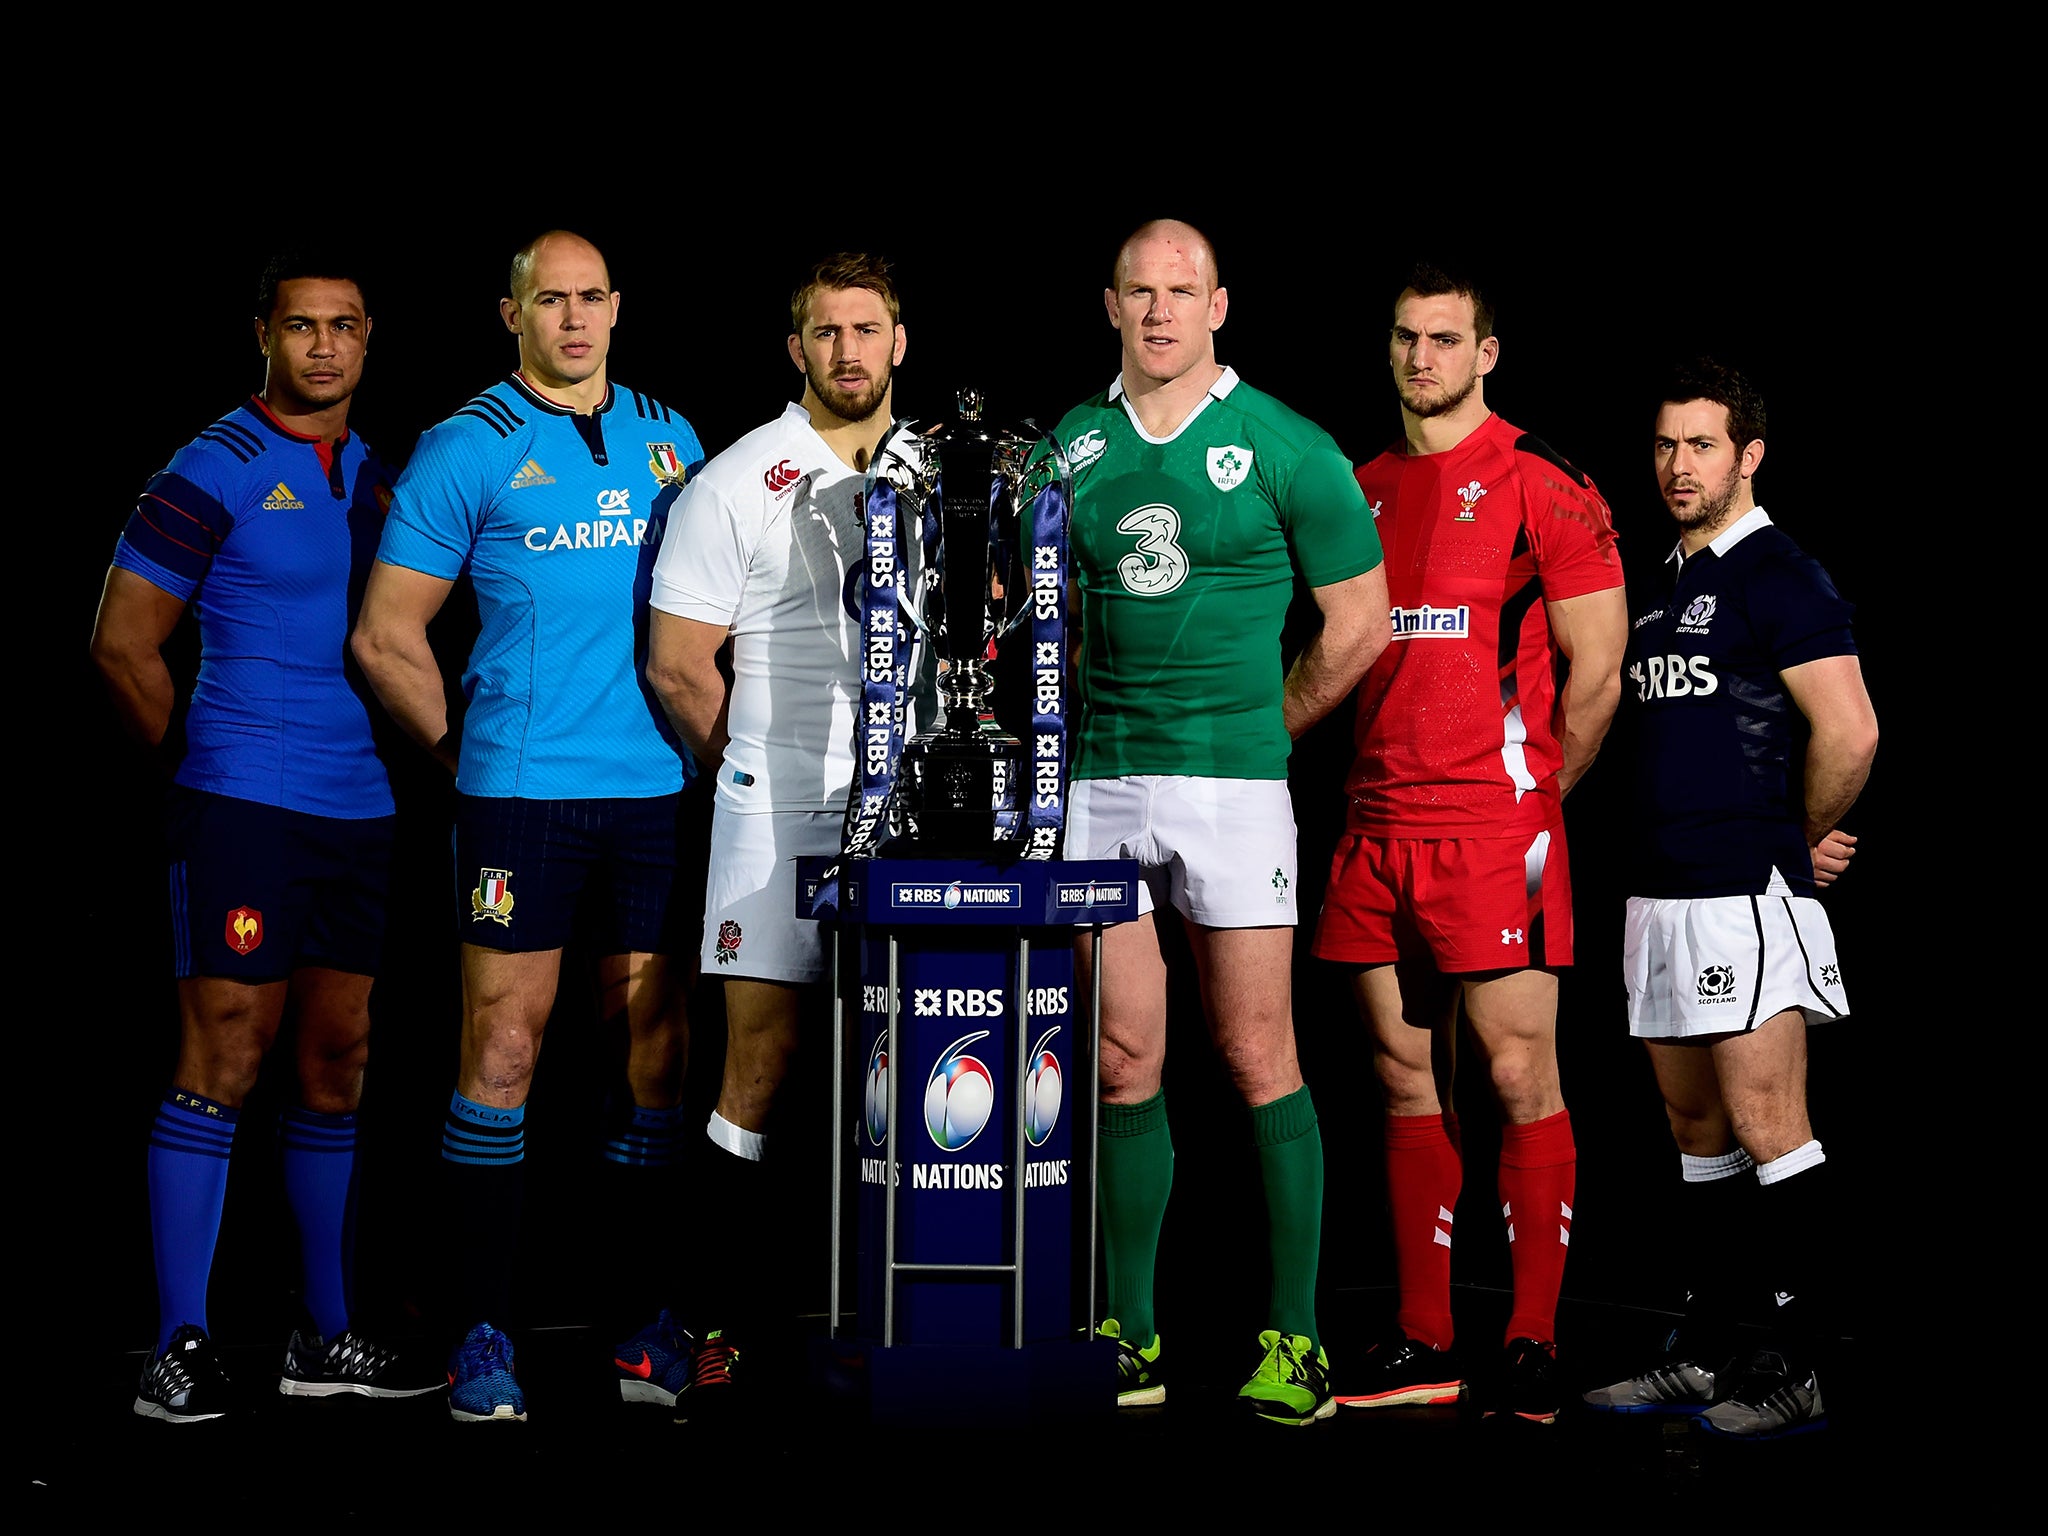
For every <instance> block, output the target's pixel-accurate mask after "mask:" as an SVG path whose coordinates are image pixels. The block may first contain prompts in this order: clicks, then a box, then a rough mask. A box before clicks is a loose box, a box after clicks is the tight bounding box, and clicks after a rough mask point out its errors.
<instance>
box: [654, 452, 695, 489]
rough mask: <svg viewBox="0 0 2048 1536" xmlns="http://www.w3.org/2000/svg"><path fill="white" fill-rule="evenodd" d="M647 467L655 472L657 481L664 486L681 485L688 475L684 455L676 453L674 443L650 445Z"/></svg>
mask: <svg viewBox="0 0 2048 1536" xmlns="http://www.w3.org/2000/svg"><path fill="white" fill-rule="evenodd" d="M647 467H648V468H649V469H650V470H652V471H653V472H654V478H655V480H656V481H657V482H659V483H660V484H662V485H681V484H682V483H683V477H684V475H685V473H686V467H685V465H684V464H683V459H682V455H681V454H679V453H677V452H676V445H675V444H674V443H649V444H648V445H647Z"/></svg>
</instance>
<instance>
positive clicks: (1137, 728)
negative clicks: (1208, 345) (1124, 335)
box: [1058, 368, 1381, 779]
mask: <svg viewBox="0 0 2048 1536" xmlns="http://www.w3.org/2000/svg"><path fill="white" fill-rule="evenodd" d="M1058 436H1059V440H1060V442H1061V443H1062V444H1063V445H1064V446H1065V448H1066V451H1067V457H1068V459H1069V460H1070V461H1071V463H1072V465H1073V471H1074V513H1073V566H1074V576H1075V579H1076V580H1077V581H1078V582H1079V583H1080V586H1081V620H1082V626H1083V631H1082V633H1083V647H1082V653H1081V683H1080V694H1081V727H1080V745H1079V747H1078V748H1077V749H1076V751H1075V754H1074V770H1073V771H1074V777H1076V778H1080V779H1105V778H1116V777H1119V776H1121V775H1124V774H1136V773H1159V774H1191V775H1196V776H1200V777H1205V778H1228V779H1283V778H1285V777H1286V776H1287V754H1288V751H1289V748H1290V746H1291V745H1292V744H1291V743H1290V742H1289V740H1288V737H1287V727H1286V725H1285V723H1284V722H1283V720H1282V717H1281V687H1282V683H1283V676H1282V668H1281V662H1280V628H1281V625H1282V623H1283V622H1284V621H1285V619H1286V617H1287V606H1288V603H1289V602H1290V600H1291V599H1292V598H1293V595H1294V573H1295V572H1296V571H1297V570H1298V571H1299V572H1300V573H1301V576H1302V579H1303V580H1304V581H1306V582H1307V583H1308V585H1309V586H1311V587H1322V586H1328V585H1330V584H1331V583H1333V582H1339V581H1345V580H1348V579H1349V578H1351V577H1353V576H1358V575H1362V574H1363V573H1364V572H1366V571H1369V570H1371V569H1373V567H1375V566H1376V565H1378V564H1379V563H1380V559H1381V555H1380V541H1379V535H1378V534H1377V533H1376V532H1375V531H1374V529H1373V523H1372V515H1371V513H1370V512H1369V511H1368V510H1367V509H1366V504H1365V497H1364V494H1363V493H1362V492H1361V491H1360V490H1359V488H1358V481H1357V480H1356V478H1355V477H1354V476H1353V473H1352V468H1351V463H1350V461H1349V460H1348V459H1346V458H1345V457H1344V455H1343V454H1342V453H1340V452H1339V451H1338V449H1337V445H1336V443H1335V442H1333V441H1332V440H1331V438H1330V434H1329V433H1327V432H1325V431H1324V430H1323V429H1322V428H1320V427H1318V426H1317V425H1316V424H1315V423H1314V422H1312V421H1309V420H1307V419H1305V418H1303V417H1301V416H1299V415H1296V414H1295V413H1294V412H1293V411H1290V410H1289V409H1288V408H1287V407H1286V406H1284V405H1282V404H1281V403H1280V402H1279V401H1277V400H1275V399H1274V398H1273V397H1272V396H1271V395H1266V394H1261V393H1260V392H1259V391H1258V390H1256V389H1252V388H1251V387H1249V386H1248V385H1246V384H1244V383H1241V382H1240V381H1239V379H1238V377H1237V374H1236V373H1235V372H1234V371H1233V370H1231V369H1228V368H1226V369H1224V370H1223V376H1222V377H1221V378H1219V379H1218V380H1217V381H1216V383H1215V385H1214V386H1213V387H1212V388H1211V389H1210V391H1209V394H1208V398H1207V399H1205V400H1204V401H1203V402H1202V403H1201V404H1200V405H1198V406H1196V407H1195V409H1194V411H1193V412H1192V413H1191V414H1190V415H1189V416H1188V418H1187V419H1186V420H1185V421H1183V422H1182V423H1181V424H1180V426H1179V428H1178V429H1176V430H1175V431H1174V433H1173V434H1172V435H1171V436H1169V437H1166V438H1163V439H1162V438H1155V437H1151V436H1148V435H1147V434H1146V433H1145V431H1144V429H1143V428H1141V427H1140V426H1139V425H1138V423H1137V419H1136V417H1135V416H1134V415H1133V414H1132V413H1131V411H1130V409H1129V405H1128V402H1126V401H1125V399H1124V394H1123V380H1122V379H1121V377H1119V378H1118V380H1117V382H1116V383H1115V384H1113V385H1112V386H1111V387H1110V388H1109V390H1108V391H1107V392H1106V393H1104V394H1100V395H1097V396H1096V397H1095V398H1094V399H1092V400H1090V401H1088V402H1087V403H1085V404H1083V405H1080V406H1077V407H1076V408H1075V409H1074V410H1072V411H1069V412H1068V413H1067V415H1066V418H1065V419H1064V420H1062V421H1061V422H1060V425H1059V433H1058Z"/></svg>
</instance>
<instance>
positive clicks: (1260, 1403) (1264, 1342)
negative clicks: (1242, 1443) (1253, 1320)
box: [1237, 1328, 1337, 1425]
mask: <svg viewBox="0 0 2048 1536" xmlns="http://www.w3.org/2000/svg"><path fill="white" fill-rule="evenodd" d="M1259 1347H1260V1348H1261V1349H1263V1350H1265V1352H1266V1357H1265V1359H1263V1360H1261V1361H1260V1362H1259V1368H1258V1370H1257V1371H1255V1372H1254V1373H1253V1374H1252V1379H1251V1380H1250V1381H1248V1382H1246V1383H1245V1384H1244V1385H1243V1386H1242V1387H1240V1388H1238V1391H1237V1397H1238V1401H1239V1402H1241V1403H1244V1404H1245V1405H1246V1406H1247V1407H1248V1408H1249V1409H1250V1410H1251V1411H1252V1413H1253V1414H1254V1415H1256V1416H1257V1417H1259V1418H1262V1419H1265V1420H1266V1421H1267V1422H1268V1423H1272V1424H1293V1425H1301V1424H1313V1423H1314V1422H1315V1421H1316V1420H1317V1419H1327V1418H1328V1417H1329V1416H1330V1415H1331V1414H1333V1413H1335V1412H1336V1411H1337V1400H1336V1399H1335V1398H1334V1397H1332V1396H1331V1395H1330V1360H1329V1357H1328V1356H1327V1355H1325V1354H1324V1353H1323V1352H1322V1351H1321V1350H1320V1349H1317V1348H1316V1346H1315V1345H1314V1343H1313V1342H1311V1341H1310V1340H1309V1339H1308V1337H1307V1336H1306V1335H1304V1334H1299V1333H1280V1332H1277V1331H1275V1330H1274V1329H1271V1328H1268V1329H1267V1330H1266V1331H1265V1332H1263V1333H1261V1334H1260V1335H1259Z"/></svg>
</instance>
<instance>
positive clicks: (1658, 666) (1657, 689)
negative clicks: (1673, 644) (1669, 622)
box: [1628, 656, 1721, 704]
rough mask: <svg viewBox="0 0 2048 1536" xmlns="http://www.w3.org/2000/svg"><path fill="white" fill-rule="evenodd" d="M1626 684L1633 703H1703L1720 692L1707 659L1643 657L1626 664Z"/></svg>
mask: <svg viewBox="0 0 2048 1536" xmlns="http://www.w3.org/2000/svg"><path fill="white" fill-rule="evenodd" d="M1628 676H1629V681H1630V682H1632V683H1634V684H1635V685H1636V701H1637V702H1638V703H1642V704H1647V703H1648V702H1649V701H1650V700H1652V699H1683V698H1687V697H1695V698H1702V699H1704V698H1705V697H1706V696H1707V695H1708V694H1710V693H1716V692H1718V691H1719V690H1720V687H1721V680H1720V679H1719V678H1718V677H1716V676H1714V659H1713V657H1711V656H1645V657H1643V658H1642V659H1641V660H1639V661H1633V662H1630V663H1629V668H1628Z"/></svg>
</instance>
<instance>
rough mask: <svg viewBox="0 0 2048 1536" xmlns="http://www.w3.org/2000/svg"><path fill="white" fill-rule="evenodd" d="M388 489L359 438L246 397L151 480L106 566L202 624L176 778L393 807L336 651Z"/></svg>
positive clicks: (353, 683)
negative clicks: (277, 413) (322, 430)
mask: <svg viewBox="0 0 2048 1536" xmlns="http://www.w3.org/2000/svg"><path fill="white" fill-rule="evenodd" d="M390 500H391V482H390V478H389V476H388V475H387V474H386V472H385V470H384V467H383V465H382V464H381V463H380V462H379V461H378V459H377V457H376V455H375V454H374V453H372V452H371V450H370V448H369V445H368V444H366V443H365V442H364V441H363V440H362V439H361V438H360V437H358V436H355V435H354V434H352V433H351V434H349V435H346V436H344V437H343V438H341V440H340V441H339V442H336V443H334V444H333V445H331V446H329V445H326V444H322V443H321V442H320V441H319V440H318V439H317V438H310V437H301V436H300V435H299V434H298V433H296V432H292V431H289V430H287V429H286V428H285V427H284V426H283V425H282V424H281V423H280V422H279V421H278V420H277V419H276V418H275V417H273V416H272V415H271V414H270V413H269V411H267V410H265V409H264V407H263V406H262V404H261V403H260V402H259V401H257V400H254V399H251V400H250V401H249V402H248V403H246V404H244V405H243V406H241V407H240V408H239V409H237V410H234V411H231V412H230V413H228V414H227V415H226V416H223V417H222V418H221V419H220V420H219V421H216V422H215V423H214V424H213V425H212V426H210V427H208V428H207V429H206V430H205V431H204V432H202V433H200V434H199V436H197V437H196V438H194V439H193V440H192V441H191V442H189V443H187V444H186V445H185V446H184V447H183V448H181V449H179V450H178V452H177V455H176V456H175V457H174V458H172V460H171V462H170V464H169V466H168V467H167V468H165V469H164V470H162V471H160V472H159V473H158V474H157V475H156V476H155V477H154V478H153V479H151V480H150V482H149V484H148V486H147V487H146V488H145V489H144V491H143V493H142V497H141V499H140V500H139V501H138V502H137V503H136V506H135V511H134V512H133V513H132V514H130V516H129V518H128V526H127V527H126V528H125V529H123V530H122V533H121V538H120V541H119V542H118V543H117V544H116V545H115V547H114V564H115V565H117V566H119V567H121V569H123V570H125V571H132V572H133V573H134V574H135V575H137V576H140V577H141V578H142V579H143V580H144V581H147V582H148V583H150V585H152V586H154V587H158V588H161V589H162V590H163V591H165V592H168V593H170V594H171V595H172V596H173V597H177V598H181V599H183V600H185V601H186V602H187V603H189V604H190V605H191V611H192V613H193V616H194V618H195V619H196V620H197V621H198V624H199V675H198V677H197V679H196V680H195V681H194V684H193V688H192V702H191V708H190V711H189V713H188V714H187V717H186V722H185V758H184V761H183V762H182V763H181V764H180V765H179V767H178V775H177V778H178V782H179V783H180V784H183V785H186V786H188V787H189V788H192V789H201V790H207V791H210V792H211V793H213V794H218V795H228V796H232V797H233V798H235V799H237V800H254V801H257V802H259V803H261V804H263V805H277V806H283V807H284V808H286V809H287V810H294V811H305V812H308V813H310V814H312V815H315V816H334V817H341V818H345V819H348V820H361V819H363V818H365V817H370V816H389V815H391V814H392V809H393V807H392V800H391V784H390V780H389V779H388V778H387V777H386V775H385V772H384V764H383V762H382V760H381V759H379V757H378V756H377V749H376V745H375V743H374V742H373V740H372V739H371V735H370V715H369V709H368V706H367V705H366V704H365V702H364V700H365V697H366V693H365V691H364V690H363V688H362V684H361V679H360V677H359V676H358V675H357V674H356V672H355V663H354V660H353V658H352V657H351V656H350V655H349V649H348V634H349V629H350V627H351V626H352V625H353V624H354V622H355V616H356V607H357V604H358V603H359V602H360V601H361V599H362V595H363V583H364V582H365V581H366V580H367V579H368V576H369V570H370V561H371V558H372V557H373V555H374V554H375V552H376V548H377V538H378V531H379V529H380V528H381V526H382V524H383V521H384V510H385V508H386V507H387V506H388V505H389V504H390Z"/></svg>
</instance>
